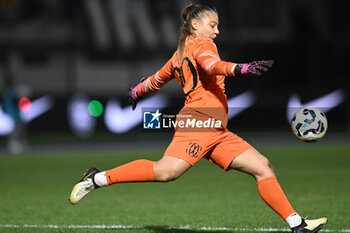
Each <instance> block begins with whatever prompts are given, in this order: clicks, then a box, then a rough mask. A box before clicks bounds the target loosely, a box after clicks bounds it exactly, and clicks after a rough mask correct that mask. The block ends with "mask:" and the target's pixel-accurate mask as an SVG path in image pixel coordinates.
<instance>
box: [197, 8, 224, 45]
mask: <svg viewBox="0 0 350 233" xmlns="http://www.w3.org/2000/svg"><path fill="white" fill-rule="evenodd" d="M218 25H219V19H218V16H217V15H216V14H215V13H212V12H209V13H207V14H205V15H204V16H203V17H202V18H201V19H200V20H196V19H194V20H193V21H192V27H193V29H194V35H196V36H198V37H201V38H209V39H212V40H214V39H215V38H216V37H217V35H219V29H218Z"/></svg>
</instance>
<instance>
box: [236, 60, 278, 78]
mask: <svg viewBox="0 0 350 233" xmlns="http://www.w3.org/2000/svg"><path fill="white" fill-rule="evenodd" d="M273 63H274V61H273V60H262V61H253V62H249V63H245V64H237V65H236V67H235V75H236V76H251V75H254V76H261V75H262V73H263V72H266V71H268V70H269V68H271V67H272V66H273Z"/></svg>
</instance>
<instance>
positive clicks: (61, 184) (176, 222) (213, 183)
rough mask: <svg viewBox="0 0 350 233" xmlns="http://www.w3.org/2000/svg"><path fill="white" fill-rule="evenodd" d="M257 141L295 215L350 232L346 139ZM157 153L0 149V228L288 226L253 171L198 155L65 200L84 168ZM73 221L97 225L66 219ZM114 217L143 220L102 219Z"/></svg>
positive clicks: (193, 232)
mask: <svg viewBox="0 0 350 233" xmlns="http://www.w3.org/2000/svg"><path fill="white" fill-rule="evenodd" d="M257 149H258V150H259V151H260V152H261V153H262V154H264V155H265V156H266V157H268V158H269V159H270V161H271V163H272V165H273V166H274V168H275V171H276V174H277V177H278V179H279V181H280V183H281V185H282V187H283V189H284V191H285V193H286V195H287V197H288V198H289V200H290V202H291V203H292V205H293V207H294V208H295V209H296V210H297V211H298V212H299V213H300V214H301V215H302V216H309V218H316V217H322V216H326V217H328V219H329V223H328V224H327V225H326V227H325V229H326V230H327V229H328V230H327V231H326V232H331V231H332V232H333V230H334V232H350V230H349V229H350V212H349V211H350V182H349V180H350V146H347V145H321V146H318V145H317V144H308V145H301V146H290V147H288V146H284V147H282V146H281V147H276V146H270V147H262V148H259V147H258V148H257ZM162 153H163V152H162V151H142V152H141V151H135V150H133V151H132V150H130V152H118V151H115V152H100V153H97V152H89V153H78V152H74V153H65V154H58V153H52V154H49V155H48V154H40V155H23V156H0V186H1V187H0V232H118V233H120V232H136V233H137V232H147V233H148V232H156V233H160V232H165V233H169V232H176V233H178V232H185V233H197V232H198V233H200V232H241V231H244V232H261V230H254V229H256V228H261V229H268V228H273V229H277V232H285V230H284V229H287V224H286V223H284V222H283V221H282V220H281V219H280V217H279V216H278V215H276V214H275V213H274V212H273V211H272V210H271V209H270V208H269V207H268V206H267V205H266V204H265V203H264V202H263V201H262V199H261V198H260V196H259V194H258V192H257V188H256V185H255V181H254V179H253V178H252V177H250V176H249V175H246V174H243V173H239V172H237V171H230V172H224V171H222V170H221V169H220V168H218V167H217V166H215V165H213V164H211V163H209V162H208V161H207V160H205V159H203V160H201V161H200V162H199V163H198V164H197V165H196V166H194V167H193V168H191V169H190V170H189V171H188V172H187V173H186V174H184V175H183V176H182V177H181V178H180V179H178V180H176V181H173V182H169V183H130V184H119V185H113V186H110V187H106V188H102V189H99V190H96V191H94V192H92V193H91V194H89V195H88V196H87V197H86V198H85V199H83V200H82V201H81V202H80V203H78V204H77V205H74V206H73V205H71V204H70V203H69V202H68V196H69V193H70V191H71V188H72V187H73V185H74V183H75V182H76V181H78V180H79V179H80V178H81V176H82V173H83V172H84V171H85V170H86V168H88V167H90V166H96V167H98V168H100V169H109V168H113V167H115V166H117V165H120V164H123V163H126V162H129V161H132V160H135V159H140V158H146V159H150V160H157V159H159V158H160V157H161V155H162ZM28 225H30V226H28ZM49 225H54V226H56V227H47V226H49ZM78 225H88V226H100V227H101V228H93V229H84V228H68V227H67V226H73V227H75V226H78ZM116 225H120V226H142V228H140V229H137V228H136V227H134V228H133V227H131V229H120V228H118V229H106V228H104V227H103V226H116ZM41 227H43V228H42V229H41ZM204 227H207V229H206V228H204ZM235 229H236V230H235ZM278 229H281V230H278ZM267 232H269V231H268V230H267ZM274 232H276V231H274Z"/></svg>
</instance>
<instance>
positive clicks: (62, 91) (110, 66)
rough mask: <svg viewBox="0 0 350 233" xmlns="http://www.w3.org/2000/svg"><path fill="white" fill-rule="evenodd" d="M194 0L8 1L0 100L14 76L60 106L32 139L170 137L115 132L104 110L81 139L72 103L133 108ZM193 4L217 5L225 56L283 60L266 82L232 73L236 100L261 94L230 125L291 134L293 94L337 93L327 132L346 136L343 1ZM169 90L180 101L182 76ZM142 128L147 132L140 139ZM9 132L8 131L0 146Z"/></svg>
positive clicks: (349, 109) (26, 89)
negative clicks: (132, 92) (130, 101)
mask: <svg viewBox="0 0 350 233" xmlns="http://www.w3.org/2000/svg"><path fill="white" fill-rule="evenodd" d="M188 2H189V1H184V0H181V1H180V0H179V1H170V0H75V1H68V0H51V1H40V0H2V1H0V91H1V94H2V95H1V96H0V104H1V105H3V99H4V96H3V94H4V93H5V88H6V85H5V84H6V82H7V80H9V79H12V80H13V81H14V82H15V83H16V84H15V85H16V86H17V87H19V89H20V90H22V91H23V92H22V93H24V94H23V95H25V96H27V97H29V98H30V99H31V100H35V99H38V98H41V97H43V96H49V98H50V100H51V101H52V108H51V109H50V110H49V111H47V112H45V113H44V114H42V115H41V116H39V117H38V118H36V119H34V120H32V121H31V122H29V123H28V124H27V125H26V126H25V127H24V128H25V130H24V131H25V138H26V140H27V141H28V142H29V143H32V144H36V143H37V144H40V142H44V143H52V142H55V141H56V142H71V141H73V142H84V141H86V140H87V141H88V142H90V141H92V139H93V140H95V141H100V142H103V141H108V142H114V140H115V141H118V140H135V138H136V139H138V140H146V139H150V137H149V135H152V137H153V138H159V139H163V138H164V137H165V138H168V139H169V140H170V139H171V133H170V134H169V136H168V135H166V136H164V134H168V133H169V132H159V134H160V136H159V135H158V136H155V134H157V132H151V133H149V132H144V130H142V126H141V124H139V125H137V126H136V127H134V128H133V129H132V130H130V131H129V132H127V133H121V134H116V133H113V132H111V131H109V130H108V129H107V127H106V125H105V122H104V118H103V114H102V116H100V117H99V118H97V119H96V128H95V130H94V131H93V132H92V133H90V134H89V133H87V134H84V135H79V134H78V135H77V134H75V133H74V132H73V131H72V129H71V127H70V125H69V120H68V117H67V114H68V113H67V107H68V105H69V102H70V100H71V98H72V97H73V96H75V95H76V94H77V93H83V94H84V95H85V96H86V98H88V99H90V100H92V99H96V100H98V101H100V102H101V103H102V104H103V105H104V107H106V104H107V102H108V101H109V100H111V99H114V100H117V101H119V102H120V103H121V106H122V107H123V108H125V107H126V106H127V99H126V94H127V92H128V88H129V87H130V86H131V85H134V84H136V83H137V82H138V80H139V79H140V78H141V77H143V76H148V75H152V74H153V73H154V72H156V71H157V70H158V69H159V68H161V67H162V65H163V64H164V63H165V62H166V61H167V59H168V58H170V56H171V55H172V53H173V52H174V51H175V49H176V45H177V39H178V32H179V25H180V21H179V16H180V12H181V9H182V8H183V7H184V6H185V5H186V4H187V3H188ZM192 2H193V3H205V4H208V5H211V6H215V8H216V9H217V11H218V12H219V17H220V25H219V30H220V36H219V37H218V39H217V40H216V43H217V47H218V50H219V53H220V56H221V58H222V59H224V60H228V61H233V62H249V61H253V60H259V59H274V60H275V62H276V63H275V67H274V68H273V69H272V70H271V71H270V72H268V73H267V74H266V75H264V76H263V77H261V78H241V79H235V78H227V79H226V85H227V88H226V91H227V96H228V98H232V97H235V96H237V95H240V94H242V93H245V92H246V91H251V93H254V96H255V102H254V104H253V106H251V107H250V108H248V109H247V110H245V111H243V112H242V113H241V114H239V115H238V116H236V117H235V118H233V119H232V120H230V122H229V128H230V130H232V131H234V132H239V133H243V135H244V134H245V133H269V134H270V133H275V132H277V133H281V134H283V133H285V134H287V135H291V132H290V128H289V124H288V122H287V120H286V110H287V105H288V101H289V99H290V98H291V96H292V95H295V94H296V95H298V96H299V97H300V100H301V102H302V103H306V102H309V101H312V100H314V99H317V98H319V97H321V96H325V95H327V94H329V93H333V92H337V93H340V95H341V97H342V98H341V101H340V104H339V105H337V106H336V107H335V108H334V109H332V110H331V111H329V112H328V113H327V117H328V121H329V133H328V134H329V135H330V136H329V138H331V135H338V136H339V135H340V136H341V137H343V136H345V137H347V138H348V136H349V130H350V105H349V84H348V83H349V82H348V80H347V79H348V78H349V65H348V56H349V52H350V44H349V41H350V20H349V19H350V18H349V16H348V10H347V9H346V7H345V5H346V2H345V1H330V0H308V1H302V0H297V1H294V0H293V1H292V0H245V1H239V0H231V1H224V0H216V1H192ZM161 93H162V94H163V95H164V96H166V98H167V99H169V103H168V106H172V107H174V106H175V107H178V108H180V107H181V105H182V103H183V101H184V97H183V95H182V93H181V90H180V87H179V85H178V84H177V82H176V81H175V80H173V81H172V82H171V83H169V84H168V85H167V87H166V88H164V90H162V91H161ZM139 133H142V134H141V135H142V136H135V135H139ZM247 135H251V134H247ZM82 136H83V137H82ZM9 137H10V136H9V134H3V135H2V136H0V151H1V152H4V151H5V150H6V144H7V138H9ZM327 137H328V135H327ZM341 137H340V138H341ZM288 140H295V139H294V138H292V137H291V138H288ZM322 140H327V139H322ZM154 146H156V145H154ZM164 149H165V148H164Z"/></svg>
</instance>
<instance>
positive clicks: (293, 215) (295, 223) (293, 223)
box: [230, 148, 327, 233]
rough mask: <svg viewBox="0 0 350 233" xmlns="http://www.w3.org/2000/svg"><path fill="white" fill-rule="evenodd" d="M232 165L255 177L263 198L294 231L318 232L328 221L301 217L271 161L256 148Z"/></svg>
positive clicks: (238, 158) (234, 161) (239, 157)
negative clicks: (279, 180)
mask: <svg viewBox="0 0 350 233" xmlns="http://www.w3.org/2000/svg"><path fill="white" fill-rule="evenodd" d="M230 167H231V168H233V169H236V170H239V171H242V172H245V173H248V174H250V175H252V176H253V177H254V178H255V180H256V181H257V186H258V191H259V194H260V196H261V198H262V199H263V200H264V201H265V203H266V204H267V205H269V206H270V207H271V208H272V209H273V210H274V211H275V212H276V213H277V214H278V215H280V216H281V217H282V218H283V220H285V221H286V222H287V223H288V224H289V226H290V227H291V228H292V232H297V233H298V232H300V233H302V232H305V233H307V232H317V231H318V230H319V229H320V228H322V226H323V225H324V224H325V223H326V222H327V219H326V218H320V219H316V220H304V219H303V218H301V217H300V215H299V214H298V213H297V212H296V211H295V210H294V209H293V207H292V206H291V204H290V203H289V201H288V199H287V197H286V195H285V194H284V192H283V190H282V188H281V186H280V184H279V183H278V181H277V178H276V176H275V173H274V171H273V168H272V166H271V164H270V162H269V161H268V159H267V158H265V157H264V156H263V155H261V154H260V153H259V152H258V151H256V150H255V149H254V148H252V149H249V150H247V151H246V152H243V153H242V154H241V155H239V156H238V157H237V158H235V159H234V160H233V161H232V163H231V165H230Z"/></svg>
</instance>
